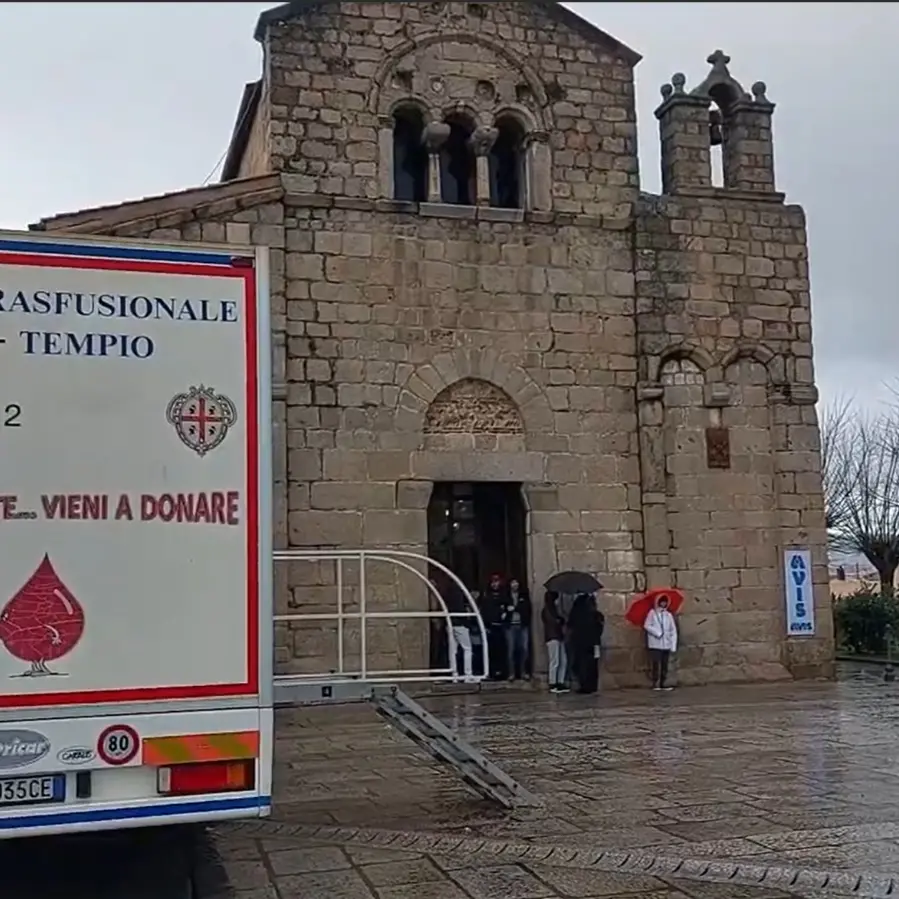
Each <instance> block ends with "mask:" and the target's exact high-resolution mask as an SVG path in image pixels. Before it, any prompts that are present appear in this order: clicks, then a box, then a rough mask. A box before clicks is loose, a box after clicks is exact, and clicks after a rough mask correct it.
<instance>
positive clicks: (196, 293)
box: [0, 234, 270, 752]
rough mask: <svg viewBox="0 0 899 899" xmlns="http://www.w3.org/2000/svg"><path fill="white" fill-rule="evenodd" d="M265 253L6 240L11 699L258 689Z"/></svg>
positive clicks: (6, 618)
mask: <svg viewBox="0 0 899 899" xmlns="http://www.w3.org/2000/svg"><path fill="white" fill-rule="evenodd" d="M261 263H264V257H262V256H261V255H260V256H259V257H258V258H257V257H256V255H255V254H254V251H253V250H250V249H247V250H246V251H245V253H244V254H243V255H241V254H240V253H238V252H236V251H228V250H226V249H222V250H214V249H209V248H202V249H200V248H198V249H196V250H193V249H191V248H190V247H189V246H187V245H181V246H180V247H179V248H177V249H176V248H172V249H165V248H162V247H155V246H149V247H148V246H145V245H135V246H134V247H129V246H128V245H127V243H126V244H125V246H123V245H122V244H121V243H111V242H109V243H102V242H97V243H90V242H82V241H78V242H75V241H72V242H66V239H65V238H64V237H59V238H55V239H50V238H47V237H43V238H40V237H38V238H30V237H29V236H27V235H11V234H0V369H2V372H3V377H2V380H0V532H2V539H0V710H10V709H24V708H27V707H36V706H54V707H69V706H73V705H75V704H95V703H131V702H141V703H146V702H156V701H185V700H194V699H215V698H218V699H223V700H224V699H228V700H233V699H237V698H241V697H253V696H256V695H257V694H258V693H259V690H260V678H261V670H262V669H263V668H264V662H263V660H261V659H260V645H261V640H260V602H261V595H262V591H263V590H264V587H265V584H264V583H263V581H264V580H265V578H266V575H265V570H266V565H268V564H270V560H269V559H268V558H264V559H263V558H261V555H260V554H261V553H263V554H264V553H265V546H266V545H267V543H266V541H265V539H264V538H265V533H264V531H265V529H266V528H267V523H266V522H264V521H263V520H262V519H263V512H262V510H263V509H264V508H265V507H266V505H267V499H268V496H267V491H268V490H269V489H270V488H269V481H268V469H267V465H266V460H265V458H261V451H260V441H261V440H265V441H266V442H267V437H265V436H264V432H265V428H266V427H267V421H268V418H267V416H268V410H267V408H266V401H265V400H264V399H263V397H266V396H267V395H268V393H267V391H268V384H267V383H266V378H267V374H266V373H267V371H268V368H267V366H268V359H267V358H264V357H263V358H261V353H260V348H262V352H263V353H267V352H268V351H267V347H268V341H267V340H262V341H260V329H262V334H263V335H264V336H266V337H267V329H268V319H267V313H266V310H265V308H264V304H262V303H260V301H259V297H258V296H257V283H258V282H257V277H258V274H259V272H258V268H259V265H260V264H261ZM21 745H22V746H24V747H25V749H21V751H22V752H24V751H26V749H27V750H28V751H36V750H33V749H28V746H29V745H30V744H29V743H28V741H27V740H25V741H24V742H22V744H21ZM11 751H13V750H11ZM15 751H20V750H19V749H16V750H15Z"/></svg>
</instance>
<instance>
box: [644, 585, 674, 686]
mask: <svg viewBox="0 0 899 899" xmlns="http://www.w3.org/2000/svg"><path fill="white" fill-rule="evenodd" d="M668 605H669V602H668V597H667V596H665V595H664V594H662V595H661V596H659V598H658V599H657V600H656V602H655V606H654V608H652V609H651V610H650V612H649V614H648V615H647V616H646V621H644V622H643V630H645V631H646V646H647V648H648V649H649V657H650V661H651V664H652V688H653V690H666V691H668V690H670V689H671V687H669V686H668V684H667V683H666V681H667V680H668V664H669V662H670V661H671V654H672V653H673V652H677V622H676V621H675V620H674V615H672V614H671V612H670V611H669V610H668Z"/></svg>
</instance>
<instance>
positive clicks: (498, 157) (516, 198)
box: [490, 116, 525, 209]
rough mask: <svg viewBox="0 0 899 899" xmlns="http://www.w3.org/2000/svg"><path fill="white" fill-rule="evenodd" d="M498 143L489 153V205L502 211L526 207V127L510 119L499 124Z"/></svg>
mask: <svg viewBox="0 0 899 899" xmlns="http://www.w3.org/2000/svg"><path fill="white" fill-rule="evenodd" d="M496 130H497V131H498V134H497V137H496V141H495V142H494V144H493V147H492V148H491V150H490V205H491V206H498V207H499V208H501V209H521V208H522V207H523V206H524V185H525V180H524V179H525V154H524V137H525V133H524V128H523V127H522V125H521V122H519V121H518V119H515V118H512V117H511V116H507V117H504V118H501V119H499V120H498V121H497V123H496Z"/></svg>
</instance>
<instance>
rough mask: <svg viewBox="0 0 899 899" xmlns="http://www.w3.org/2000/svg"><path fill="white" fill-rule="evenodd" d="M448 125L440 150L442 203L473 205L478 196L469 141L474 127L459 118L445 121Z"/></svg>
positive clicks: (473, 159) (452, 117)
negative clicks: (446, 134)
mask: <svg viewBox="0 0 899 899" xmlns="http://www.w3.org/2000/svg"><path fill="white" fill-rule="evenodd" d="M446 124H447V125H449V126H450V133H449V137H447V139H446V141H445V143H444V144H443V147H442V148H441V151H440V194H441V198H442V199H443V202H444V203H452V204H454V205H456V206H474V203H475V197H476V196H477V170H476V167H475V158H474V153H472V151H471V145H470V144H469V142H468V141H469V138H470V137H471V134H472V131H474V127H473V126H472V124H471V122H470V121H468V119H465V118H463V117H462V116H450V117H449V118H447V119H446Z"/></svg>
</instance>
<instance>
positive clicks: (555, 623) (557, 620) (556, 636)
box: [540, 590, 568, 693]
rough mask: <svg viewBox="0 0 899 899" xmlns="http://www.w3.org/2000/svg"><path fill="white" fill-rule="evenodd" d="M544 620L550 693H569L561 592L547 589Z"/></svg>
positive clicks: (544, 601) (543, 611)
mask: <svg viewBox="0 0 899 899" xmlns="http://www.w3.org/2000/svg"><path fill="white" fill-rule="evenodd" d="M540 619H541V621H542V622H543V639H544V641H545V642H546V657H547V659H548V660H549V671H548V676H547V682H548V683H549V692H550V693H567V692H568V687H567V686H566V681H567V679H568V656H567V654H566V652H565V621H564V619H563V618H562V613H561V612H560V611H559V594H558V593H555V592H554V591H552V590H547V591H546V594H545V595H544V597H543V608H542V609H541V610H540Z"/></svg>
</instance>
